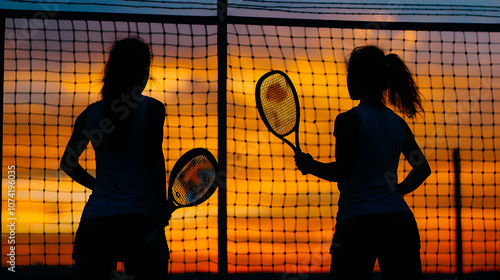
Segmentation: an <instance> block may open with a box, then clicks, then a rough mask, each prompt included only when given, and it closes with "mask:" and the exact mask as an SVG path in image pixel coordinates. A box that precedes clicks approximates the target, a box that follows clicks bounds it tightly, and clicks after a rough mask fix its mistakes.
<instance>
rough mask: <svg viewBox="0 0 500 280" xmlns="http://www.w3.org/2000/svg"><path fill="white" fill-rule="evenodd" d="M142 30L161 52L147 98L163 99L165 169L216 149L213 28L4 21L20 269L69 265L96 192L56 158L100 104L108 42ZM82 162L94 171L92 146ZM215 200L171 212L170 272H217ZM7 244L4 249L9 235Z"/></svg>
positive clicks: (8, 151)
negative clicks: (87, 111) (87, 112)
mask: <svg viewBox="0 0 500 280" xmlns="http://www.w3.org/2000/svg"><path fill="white" fill-rule="evenodd" d="M138 35H140V37H141V38H143V39H144V40H145V41H146V42H148V43H150V44H151V47H152V51H153V53H154V60H153V63H152V77H153V80H152V81H150V82H149V83H148V86H147V88H146V90H145V92H144V94H145V95H148V96H152V97H154V98H157V99H159V100H161V101H162V102H164V103H165V104H166V112H167V116H166V122H165V127H164V135H165V139H164V145H163V147H164V151H163V152H164V155H165V159H166V168H167V170H171V169H172V167H173V165H174V164H175V162H176V161H177V159H179V158H180V156H181V155H182V154H183V153H185V152H187V151H188V150H190V149H192V148H195V147H198V146H200V147H206V148H208V149H209V150H211V151H212V152H213V153H214V154H216V152H217V110H216V108H217V94H216V91H215V89H216V88H217V81H216V79H215V78H216V77H217V69H216V68H217V63H216V56H217V53H216V44H215V42H216V40H214V39H216V27H215V26H210V25H191V24H176V23H172V24H170V23H147V22H123V21H92V20H43V21H42V20H34V19H22V18H8V19H6V32H5V37H6V38H5V39H6V40H5V62H4V65H5V78H4V97H3V98H4V108H3V110H4V111H3V113H4V116H3V117H4V134H3V143H4V145H3V166H4V171H5V170H6V169H5V168H6V167H7V166H10V165H14V166H16V171H17V176H18V179H17V182H16V190H17V193H16V194H17V200H16V207H15V215H16V217H17V230H16V240H17V246H16V249H17V258H16V259H17V265H18V266H27V265H38V264H41V265H50V266H58V265H71V264H72V259H71V253H72V242H73V239H74V233H75V232H76V229H77V227H78V224H79V221H80V216H81V212H82V210H83V207H84V205H85V202H86V201H87V199H88V196H89V195H90V191H88V190H86V189H85V188H84V187H82V186H80V185H79V184H77V183H75V182H72V180H71V179H70V178H69V177H67V176H66V175H65V174H64V173H63V172H62V171H60V170H59V160H60V157H61V156H62V153H63V151H64V148H65V146H66V144H67V142H68V140H69V136H70V134H71V131H72V125H73V123H74V121H75V119H76V117H77V116H78V115H79V114H80V113H81V112H82V111H83V109H84V108H85V107H86V106H88V105H89V104H90V103H92V102H95V101H97V100H99V91H100V87H101V85H102V84H101V83H100V78H101V75H102V70H103V67H104V62H105V61H106V58H107V53H108V51H109V49H110V47H111V45H112V44H113V42H114V41H115V40H116V39H121V38H124V37H128V36H138ZM80 163H81V164H82V165H83V167H84V168H86V169H87V170H89V171H90V173H92V174H95V173H94V172H95V158H94V152H93V150H92V148H91V147H90V145H89V147H88V149H87V150H86V151H85V152H84V154H83V155H82V158H81V160H80ZM5 172H7V171H5ZM167 176H168V174H167ZM4 178H5V177H4ZM4 185H5V184H4ZM216 197H217V195H216V194H214V195H213V196H212V198H211V199H210V200H209V201H208V203H205V204H203V205H200V206H198V207H195V208H189V209H179V210H177V211H176V212H175V213H174V214H173V217H172V220H171V221H170V227H167V237H168V241H169V245H170V248H171V250H172V258H171V260H172V265H171V266H170V270H171V272H172V273H182V272H186V271H202V272H203V271H213V270H214V269H215V270H216V265H214V262H213V261H211V260H213V259H216V258H217V250H216V249H217V242H216V240H217V226H216V225H217V216H216V211H217V198H216ZM4 198H5V199H6V197H4ZM3 206H4V209H2V210H6V207H7V205H6V204H5V203H4V204H3ZM5 213H6V212H4V211H2V215H3V217H6V216H5ZM2 220H3V221H5V220H4V219H2ZM5 223H6V222H3V224H2V226H5V225H6V224H5ZM2 240H3V246H4V249H5V248H7V247H6V246H7V243H6V242H7V239H5V238H3V239H2ZM2 260H5V255H3V256H2ZM5 264H6V262H4V261H3V264H2V265H5ZM214 267H215V268H214Z"/></svg>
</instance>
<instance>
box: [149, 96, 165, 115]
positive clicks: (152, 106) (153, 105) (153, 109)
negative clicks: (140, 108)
mask: <svg viewBox="0 0 500 280" xmlns="http://www.w3.org/2000/svg"><path fill="white" fill-rule="evenodd" d="M146 118H147V119H165V104H163V102H161V101H159V100H157V99H155V98H151V97H147V104H146Z"/></svg>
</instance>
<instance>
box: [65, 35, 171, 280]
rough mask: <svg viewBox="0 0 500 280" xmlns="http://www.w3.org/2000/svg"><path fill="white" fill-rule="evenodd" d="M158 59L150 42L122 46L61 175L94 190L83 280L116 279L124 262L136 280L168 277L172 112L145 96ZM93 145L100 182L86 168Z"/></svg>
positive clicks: (80, 263) (82, 254)
mask: <svg viewBox="0 0 500 280" xmlns="http://www.w3.org/2000/svg"><path fill="white" fill-rule="evenodd" d="M151 60H152V54H151V51H150V48H149V46H148V45H147V44H146V43H144V42H143V41H142V40H140V39H138V38H127V39H123V40H120V41H117V42H115V44H114V45H113V47H112V49H111V51H110V53H109V59H108V61H107V63H106V65H105V69H104V77H103V86H102V90H101V94H102V99H101V100H100V101H98V102H96V103H93V104H91V105H89V106H88V107H87V108H86V109H85V110H84V111H83V112H82V113H81V114H80V115H79V116H78V118H77V119H76V121H75V125H74V129H73V133H72V135H71V138H70V140H69V142H68V145H67V147H66V150H65V152H64V154H63V156H62V159H61V169H62V170H63V171H64V172H66V173H67V174H68V175H69V176H70V177H71V178H72V179H73V180H75V181H76V182H78V183H80V184H81V185H83V186H85V187H87V188H89V189H91V190H92V194H91V195H90V197H89V200H88V202H87V204H86V205H85V208H84V209H83V213H82V217H81V222H80V225H79V228H78V231H77V233H76V237H75V246H74V249H73V259H74V260H75V276H76V278H77V279H106V280H109V279H114V278H113V277H116V275H115V274H116V264H117V262H119V261H120V262H124V263H125V272H126V274H127V275H132V276H134V277H135V278H134V279H135V280H140V279H165V278H166V275H167V272H168V258H169V249H168V246H167V242H166V239H165V234H164V227H165V226H166V224H167V223H168V220H169V218H170V214H171V213H170V210H169V209H168V207H167V205H166V191H165V185H166V178H165V161H164V157H163V150H162V142H163V124H164V121H165V106H164V105H163V103H162V102H160V101H158V100H156V99H153V98H150V97H146V96H144V95H142V91H143V90H144V88H145V86H146V84H147V82H148V79H149V77H150V75H149V72H150V64H151ZM89 142H91V143H92V146H93V148H94V150H95V158H96V177H95V178H94V177H93V176H92V175H90V174H89V173H88V172H87V171H86V170H84V169H83V167H82V166H81V165H80V164H79V163H78V159H79V157H80V155H81V154H82V152H83V151H84V150H85V148H86V147H87V145H88V143H89ZM159 233H161V234H159Z"/></svg>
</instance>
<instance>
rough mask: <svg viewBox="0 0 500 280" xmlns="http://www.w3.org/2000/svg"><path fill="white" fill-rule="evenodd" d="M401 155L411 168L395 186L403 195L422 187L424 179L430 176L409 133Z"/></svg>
mask: <svg viewBox="0 0 500 280" xmlns="http://www.w3.org/2000/svg"><path fill="white" fill-rule="evenodd" d="M408 129H409V128H408ZM403 155H404V156H405V158H406V160H408V162H409V163H410V165H411V166H412V168H413V169H412V170H411V171H410V173H409V174H408V176H406V178H405V179H404V180H403V181H402V182H401V183H399V184H398V185H397V186H396V190H398V191H399V192H400V193H401V194H402V195H405V194H408V193H410V192H412V191H414V190H416V189H417V188H418V187H419V186H420V185H422V183H423V182H424V181H425V179H427V177H429V176H430V175H431V168H430V166H429V163H428V162H427V159H426V158H425V155H424V154H423V153H422V151H421V150H420V147H419V146H418V144H417V142H416V141H415V137H414V136H413V134H412V133H411V132H410V137H408V140H407V141H406V144H405V147H404V150H403Z"/></svg>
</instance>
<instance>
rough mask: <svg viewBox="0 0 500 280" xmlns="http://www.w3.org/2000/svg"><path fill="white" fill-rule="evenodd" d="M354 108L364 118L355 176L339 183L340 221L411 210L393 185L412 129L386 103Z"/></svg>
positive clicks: (358, 144)
mask: <svg viewBox="0 0 500 280" xmlns="http://www.w3.org/2000/svg"><path fill="white" fill-rule="evenodd" d="M352 110H355V111H356V112H357V113H358V114H359V115H360V117H361V125H360V128H359V131H358V133H357V139H356V143H357V149H356V165H355V168H354V171H353V173H352V176H351V177H350V178H349V179H348V180H345V181H342V182H339V183H338V188H339V191H340V196H339V203H338V206H339V209H338V213H337V222H340V221H342V220H345V219H347V218H349V217H352V216H357V215H364V214H380V213H393V212H400V211H406V212H408V211H411V210H410V208H409V207H408V205H407V204H406V202H405V200H404V199H403V196H402V195H401V194H400V193H399V192H397V191H395V190H394V185H393V184H394V182H397V170H398V164H399V159H400V155H401V153H402V151H403V147H404V145H405V142H406V140H407V137H410V136H411V135H410V133H411V131H410V129H409V128H408V126H407V125H406V123H405V121H404V120H403V119H402V118H401V117H399V116H398V115H397V114H395V113H394V112H393V111H392V110H391V109H389V108H387V107H385V106H381V107H376V106H369V105H365V104H360V105H358V106H357V107H354V108H353V109H352ZM391 182H392V183H393V184H391Z"/></svg>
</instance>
